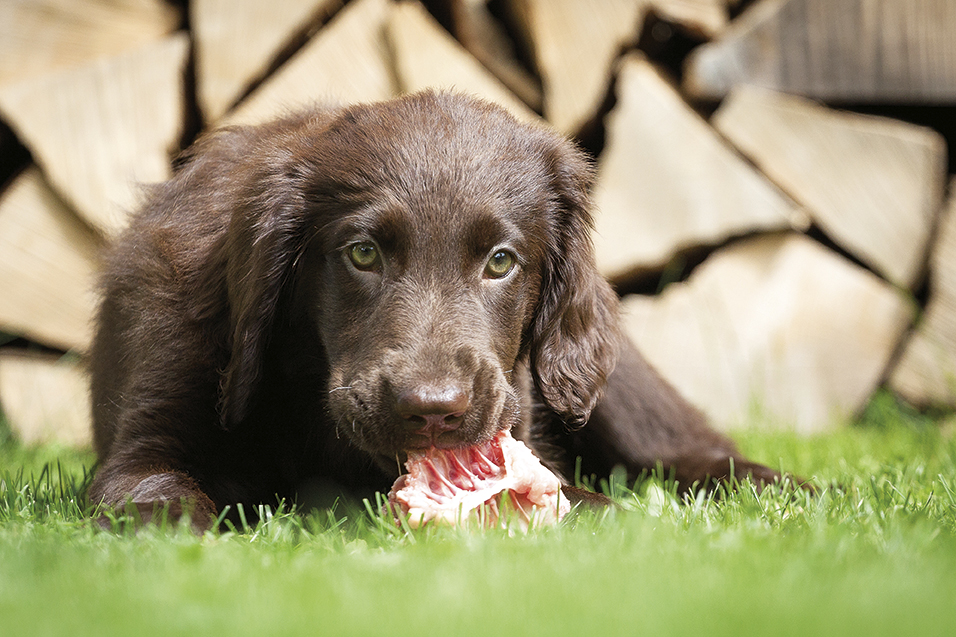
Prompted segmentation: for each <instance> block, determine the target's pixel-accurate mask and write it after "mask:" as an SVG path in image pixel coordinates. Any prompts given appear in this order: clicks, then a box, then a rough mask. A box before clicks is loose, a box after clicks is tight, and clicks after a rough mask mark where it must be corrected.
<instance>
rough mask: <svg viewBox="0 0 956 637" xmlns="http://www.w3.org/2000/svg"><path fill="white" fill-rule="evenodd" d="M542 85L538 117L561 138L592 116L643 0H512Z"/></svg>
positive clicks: (635, 32)
mask: <svg viewBox="0 0 956 637" xmlns="http://www.w3.org/2000/svg"><path fill="white" fill-rule="evenodd" d="M515 7H516V8H517V12H518V14H519V19H520V22H521V23H522V24H523V26H524V30H525V32H526V37H527V39H528V41H529V42H530V46H531V49H532V51H533V54H534V57H535V62H536V64H537V67H538V71H539V73H540V75H541V80H542V83H543V85H544V116H545V119H547V120H548V121H549V122H550V123H551V124H552V125H553V126H554V127H555V128H557V129H558V130H559V131H561V132H562V133H565V134H572V135H573V134H575V133H577V132H578V130H579V129H580V128H581V127H582V126H583V125H585V124H586V123H587V122H588V121H589V120H591V118H593V117H594V115H595V113H596V112H597V110H598V107H599V106H600V105H601V103H602V102H603V101H604V98H605V96H606V94H607V91H608V87H609V86H610V81H611V74H612V70H613V67H614V60H615V58H616V57H617V56H618V54H619V53H620V51H621V50H622V48H623V47H624V46H625V45H626V44H628V43H634V42H636V41H637V39H638V37H639V35H640V31H641V23H642V20H643V15H644V10H645V4H644V1H643V0H516V2H515Z"/></svg>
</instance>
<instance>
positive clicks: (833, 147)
mask: <svg viewBox="0 0 956 637" xmlns="http://www.w3.org/2000/svg"><path fill="white" fill-rule="evenodd" d="M713 123H714V125H715V126H716V127H717V129H718V130H719V131H720V132H721V133H722V134H723V135H724V136H725V137H727V138H728V139H730V141H731V142H733V143H734V144H735V145H736V146H737V148H739V149H740V150H741V151H743V152H744V154H746V155H747V156H748V157H749V158H750V159H751V160H753V161H754V163H756V164H757V166H758V167H759V168H760V169H761V170H762V171H763V172H764V173H765V174H766V175H767V176H768V177H770V179H771V180H772V181H773V182H774V183H776V184H777V185H778V186H780V187H781V188H783V190H785V191H786V192H787V194H789V195H790V196H791V197H793V198H794V199H795V200H796V201H797V202H799V203H800V204H802V205H804V206H805V207H806V209H807V212H808V214H810V216H811V217H812V218H813V220H814V221H815V222H816V223H817V224H818V225H819V226H820V227H821V228H822V229H823V230H824V231H825V232H826V233H827V235H828V236H829V237H830V238H831V239H832V240H834V241H835V242H837V243H838V244H840V245H841V246H842V247H843V248H844V249H846V250H847V251H849V252H850V253H852V254H853V255H854V256H855V257H856V258H858V259H860V260H861V261H863V262H864V263H866V264H867V265H869V266H870V267H872V268H874V269H875V270H876V271H877V272H879V273H880V274H881V275H883V276H884V277H886V278H887V279H888V280H889V281H891V282H893V283H895V284H897V285H899V286H901V287H904V288H910V289H913V288H914V287H915V286H916V285H917V284H918V283H919V282H920V281H921V280H922V276H923V274H924V265H925V261H926V250H927V244H928V242H929V239H930V233H931V232H932V230H933V228H934V227H935V225H936V223H935V221H936V215H937V213H938V211H939V209H940V206H941V205H942V199H943V190H944V188H945V186H946V143H945V142H944V140H943V138H942V137H941V136H940V135H939V134H938V133H936V132H935V131H933V130H932V129H929V128H923V127H919V126H914V125H911V124H906V123H904V122H900V121H897V120H891V119H887V118H882V117H870V116H864V115H857V114H853V113H845V112H840V111H835V110H832V109H829V108H826V107H824V106H820V105H818V104H815V103H813V102H811V101H809V100H806V99H803V98H800V97H794V96H790V95H784V94H783V93H777V92H773V91H768V90H764V89H759V88H751V87H740V88H738V89H735V90H734V91H732V92H731V94H730V96H729V97H728V98H727V99H726V100H725V101H724V103H723V104H722V105H721V107H720V109H719V110H718V111H717V113H716V114H715V115H714V118H713Z"/></svg>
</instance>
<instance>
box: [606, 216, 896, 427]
mask: <svg viewBox="0 0 956 637" xmlns="http://www.w3.org/2000/svg"><path fill="white" fill-rule="evenodd" d="M624 307H625V318H624V322H625V326H626V330H627V332H628V334H629V335H630V336H631V338H632V339H634V341H635V343H637V345H638V346H639V347H640V348H641V350H642V351H643V352H644V354H645V355H646V356H647V358H648V360H649V361H650V362H651V363H652V364H653V365H654V366H655V367H656V368H657V369H658V370H659V371H660V372H661V373H662V374H663V376H664V377H665V378H667V379H668V380H669V381H670V382H671V383H673V384H674V386H675V387H676V388H677V389H678V390H679V391H680V392H681V393H682V394H683V395H684V396H686V397H687V398H688V399H689V400H690V401H691V402H693V403H694V404H696V405H697V406H698V407H700V408H701V409H702V410H703V411H704V412H705V413H706V414H707V415H708V416H709V417H710V418H711V419H712V421H713V422H714V423H715V424H716V425H717V426H719V427H720V428H723V429H730V428H734V427H739V426H747V427H753V426H762V427H769V428H793V429H795V430H796V431H799V432H804V433H811V432H816V431H821V430H825V429H828V428H830V427H833V426H834V425H836V424H838V423H842V422H846V419H847V418H849V417H851V416H852V415H853V414H855V413H857V412H858V411H859V410H860V409H861V408H862V407H863V406H864V405H865V404H866V401H867V400H868V398H869V397H870V395H871V394H872V392H873V391H874V390H875V389H876V388H877V387H878V386H879V384H880V381H881V379H882V378H883V375H884V373H885V371H886V366H887V364H888V362H889V360H890V358H891V356H892V354H893V352H894V350H895V349H896V347H897V345H898V343H899V341H900V338H901V337H902V335H903V334H904V332H905V331H906V329H907V327H908V326H909V324H910V320H911V318H912V312H911V310H910V309H909V305H908V303H907V301H906V300H905V299H904V298H903V297H902V296H901V295H900V294H898V293H897V292H896V290H894V289H893V288H892V287H891V286H890V285H889V284H887V283H885V282H883V281H882V280H880V279H879V278H878V277H876V276H874V275H873V274H872V273H870V272H868V271H867V270H864V269H863V268H860V267H858V266H856V265H853V264H852V263H850V262H849V261H847V260H845V259H843V258H842V257H839V256H837V255H836V254H835V253H833V252H831V251H829V250H827V249H826V248H824V247H822V246H820V245H819V244H817V243H815V242H814V241H812V240H810V239H808V238H806V237H804V236H803V235H799V234H784V235H770V236H762V237H757V238H752V239H747V240H744V241H741V242H739V243H735V244H732V245H730V246H728V247H726V248H723V249H721V250H720V251H718V252H717V253H715V254H713V255H712V256H711V257H710V258H709V259H708V260H707V261H705V262H704V263H703V264H702V265H701V266H700V267H699V268H698V269H697V270H695V272H694V273H693V274H692V275H691V277H690V278H689V279H688V280H687V281H686V282H685V283H675V284H673V285H671V286H669V287H667V288H666V289H665V290H664V292H663V293H662V294H661V295H660V296H658V297H636V296H635V297H627V298H626V299H625V302H624Z"/></svg>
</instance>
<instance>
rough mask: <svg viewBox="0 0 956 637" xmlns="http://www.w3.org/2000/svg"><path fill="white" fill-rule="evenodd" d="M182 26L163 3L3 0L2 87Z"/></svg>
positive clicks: (0, 8)
mask: <svg viewBox="0 0 956 637" xmlns="http://www.w3.org/2000/svg"><path fill="white" fill-rule="evenodd" d="M179 22H180V14H179V11H178V10H177V9H176V8H175V7H173V6H172V5H171V4H169V3H167V2H164V1H163V0H2V1H0V85H3V84H9V83H11V82H14V81H17V80H20V79H24V78H32V77H37V76H39V75H43V74H45V73H49V72H51V71H56V70H60V69H66V68H70V67H75V66H80V65H82V64H85V63H87V62H91V61H92V60H95V59H98V58H101V57H109V56H112V55H116V54H118V53H121V52H123V51H126V50H128V49H135V48H137V47H139V46H141V45H143V44H146V43H147V42H151V41H153V40H158V39H161V38H163V37H164V36H166V35H168V34H170V33H172V31H173V30H174V29H176V27H177V26H178V25H179Z"/></svg>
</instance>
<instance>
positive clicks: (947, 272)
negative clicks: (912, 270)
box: [890, 180, 956, 407]
mask: <svg viewBox="0 0 956 637" xmlns="http://www.w3.org/2000/svg"><path fill="white" fill-rule="evenodd" d="M931 266H932V274H931V277H930V298H929V303H928V305H927V306H926V312H925V314H924V316H923V318H922V321H921V322H920V324H919V326H918V327H917V329H916V332H915V333H914V334H913V337H912V338H911V339H910V341H909V342H908V343H907V344H906V348H905V349H904V350H903V356H902V358H901V359H900V362H899V363H898V364H897V366H896V369H895V370H894V371H893V376H892V377H891V378H890V383H891V386H892V388H893V389H894V390H895V391H897V392H899V393H900V394H901V395H902V396H903V397H904V398H906V399H907V400H909V401H910V402H912V403H915V404H918V405H921V406H926V405H930V404H937V405H940V404H942V405H949V406H950V407H956V180H953V181H952V182H951V183H950V190H949V203H948V204H947V206H946V210H945V212H944V214H943V218H942V220H941V224H940V229H939V233H938V239H937V242H936V245H935V247H934V250H933V257H932V262H931Z"/></svg>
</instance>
